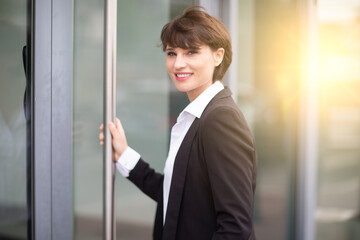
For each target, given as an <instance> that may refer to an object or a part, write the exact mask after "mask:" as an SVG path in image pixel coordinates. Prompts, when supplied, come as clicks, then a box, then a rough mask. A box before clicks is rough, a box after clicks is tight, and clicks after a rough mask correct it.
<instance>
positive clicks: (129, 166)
mask: <svg viewBox="0 0 360 240" xmlns="http://www.w3.org/2000/svg"><path fill="white" fill-rule="evenodd" d="M139 160H140V154H139V153H137V152H136V151H135V150H134V149H132V148H131V147H127V148H126V149H125V151H124V152H123V153H122V154H121V156H120V157H119V159H118V161H117V162H116V164H115V165H116V168H117V169H118V171H119V172H120V173H121V175H123V177H128V176H129V174H130V171H131V170H133V169H134V167H135V165H136V164H137V163H138V161H139Z"/></svg>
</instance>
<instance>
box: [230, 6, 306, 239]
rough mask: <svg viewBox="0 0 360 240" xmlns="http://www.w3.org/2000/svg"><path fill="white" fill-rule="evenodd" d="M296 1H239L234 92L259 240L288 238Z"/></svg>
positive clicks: (294, 123)
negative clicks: (253, 160) (252, 171)
mask: <svg viewBox="0 0 360 240" xmlns="http://www.w3.org/2000/svg"><path fill="white" fill-rule="evenodd" d="M296 2H297V1H283V0H273V1H261V0H256V1H253V0H244V1H239V2H238V15H237V17H238V22H237V24H238V45H237V49H238V51H237V52H235V53H234V57H237V62H238V65H237V66H236V68H237V72H238V78H237V79H236V80H235V81H237V84H236V85H237V87H238V89H236V91H234V92H237V93H238V95H237V101H238V104H239V107H240V109H241V110H242V111H243V113H244V115H245V117H246V119H247V121H248V123H249V125H250V128H251V129H252V133H253V134H254V137H255V143H256V148H257V154H258V176H257V188H256V195H255V217H254V221H255V231H256V236H257V239H259V240H262V239H277V240H285V239H293V237H292V234H293V230H292V227H293V223H294V217H295V216H294V214H293V211H294V189H295V188H294V185H293V184H294V177H295V174H294V170H295V168H294V166H295V161H296V158H297V127H298V126H297V119H298V114H297V110H298V98H297V96H298V94H297V91H298V85H299V78H298V70H297V68H296V66H297V64H298V52H297V50H296V49H297V47H298V42H297V39H298V31H299V30H298V28H297V27H296V26H297V23H296V18H295V17H294V16H296V11H297V10H296ZM233 67H234V66H233ZM230 81H234V80H232V79H230Z"/></svg>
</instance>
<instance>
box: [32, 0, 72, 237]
mask: <svg viewBox="0 0 360 240" xmlns="http://www.w3.org/2000/svg"><path fill="white" fill-rule="evenodd" d="M29 1H31V4H30V5H31V6H30V8H31V10H30V11H29V12H30V18H28V19H30V21H31V23H30V33H31V34H30V36H29V35H28V37H29V38H30V42H31V45H30V46H31V81H32V83H33V84H32V89H31V93H32V94H31V95H32V99H31V231H32V234H31V235H32V239H36V240H40V239H44V240H48V239H72V235H73V211H72V210H73V205H72V198H73V197H72V78H73V64H72V63H73V46H72V45H73V44H72V42H73V39H72V38H73V1H72V0H29ZM28 21H29V20H28Z"/></svg>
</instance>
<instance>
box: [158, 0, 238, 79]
mask: <svg viewBox="0 0 360 240" xmlns="http://www.w3.org/2000/svg"><path fill="white" fill-rule="evenodd" d="M160 38H161V42H162V48H163V51H165V50H166V47H167V46H171V47H179V48H182V49H197V48H199V46H200V45H202V44H205V45H208V46H209V47H210V49H211V50H212V51H216V50H217V49H219V48H224V50H225V54H224V58H223V61H222V62H221V64H220V65H219V66H217V67H216V68H215V70H214V75H213V81H216V80H222V79H223V77H224V75H225V73H226V70H227V69H228V68H229V66H230V63H231V60H232V50H231V38H230V34H229V32H228V30H227V28H226V27H225V25H224V24H223V23H222V22H221V21H220V20H218V19H216V18H215V17H212V16H210V15H209V14H208V13H206V12H205V9H204V8H203V7H200V6H191V7H189V8H187V9H185V11H184V13H183V14H182V15H180V16H178V17H176V18H174V19H173V20H171V21H170V22H169V23H167V24H166V25H165V26H164V27H163V29H162V31H161V37H160Z"/></svg>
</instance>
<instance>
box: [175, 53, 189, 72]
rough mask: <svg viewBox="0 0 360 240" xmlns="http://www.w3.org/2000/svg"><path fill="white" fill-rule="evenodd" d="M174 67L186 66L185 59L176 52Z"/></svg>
mask: <svg viewBox="0 0 360 240" xmlns="http://www.w3.org/2000/svg"><path fill="white" fill-rule="evenodd" d="M174 67H175V69H182V68H184V67H186V61H185V59H184V57H183V56H182V55H181V54H178V55H177V56H176V59H175V63H174Z"/></svg>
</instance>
